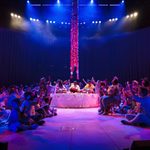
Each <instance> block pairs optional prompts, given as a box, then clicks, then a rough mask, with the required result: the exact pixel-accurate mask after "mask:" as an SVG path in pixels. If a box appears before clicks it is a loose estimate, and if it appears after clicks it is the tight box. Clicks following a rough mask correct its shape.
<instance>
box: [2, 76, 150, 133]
mask: <svg viewBox="0 0 150 150" xmlns="http://www.w3.org/2000/svg"><path fill="white" fill-rule="evenodd" d="M55 93H89V94H91V93H92V94H93V93H95V94H98V95H99V102H100V108H99V110H98V113H99V114H100V115H109V114H110V113H122V114H126V116H127V120H123V121H122V123H123V124H129V125H138V124H140V125H150V121H149V120H150V119H149V117H150V111H149V110H150V109H149V108H150V84H149V80H148V79H147V78H144V79H142V80H141V82H138V81H136V80H133V81H132V82H131V83H130V82H129V81H127V82H126V83H125V85H123V84H120V83H119V79H118V77H114V78H113V79H112V81H111V82H110V83H109V82H108V81H107V80H104V81H99V80H98V81H95V80H94V78H92V79H91V80H87V81H85V80H84V79H83V81H82V82H79V81H72V82H71V81H70V80H65V81H62V80H60V79H59V80H57V81H53V83H52V81H50V80H48V81H47V80H46V79H45V78H41V80H40V82H39V83H38V84H35V85H31V86H23V85H20V86H10V87H7V88H6V87H2V88H1V89H0V126H1V125H4V124H5V125H6V124H7V125H8V127H9V129H10V130H12V131H15V132H17V131H22V130H27V129H35V128H37V127H38V126H39V125H43V124H44V120H43V119H44V118H46V117H52V116H55V115H57V112H56V108H53V107H51V105H50V104H51V100H52V96H53V94H55ZM144 121H145V122H144Z"/></svg>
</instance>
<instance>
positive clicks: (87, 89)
mask: <svg viewBox="0 0 150 150" xmlns="http://www.w3.org/2000/svg"><path fill="white" fill-rule="evenodd" d="M83 81H84V83H85V86H84V87H83V84H82V82H77V81H73V82H72V83H71V82H70V80H66V81H64V82H63V81H62V80H58V81H57V82H56V85H55V92H56V93H67V92H71V93H94V89H95V86H94V84H93V83H92V81H91V80H88V81H87V82H86V81H85V80H83Z"/></svg>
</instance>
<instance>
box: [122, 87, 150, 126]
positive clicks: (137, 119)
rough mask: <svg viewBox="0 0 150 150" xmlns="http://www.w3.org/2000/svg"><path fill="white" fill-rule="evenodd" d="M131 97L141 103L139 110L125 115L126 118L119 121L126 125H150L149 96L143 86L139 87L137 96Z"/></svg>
mask: <svg viewBox="0 0 150 150" xmlns="http://www.w3.org/2000/svg"><path fill="white" fill-rule="evenodd" d="M133 98H134V99H135V100H136V101H137V102H139V103H140V104H141V111H140V112H139V113H138V114H136V115H127V116H126V118H127V120H122V121H121V122H122V123H123V124H126V125H135V126H150V96H148V90H147V89H146V88H145V87H140V90H139V96H135V95H134V96H133Z"/></svg>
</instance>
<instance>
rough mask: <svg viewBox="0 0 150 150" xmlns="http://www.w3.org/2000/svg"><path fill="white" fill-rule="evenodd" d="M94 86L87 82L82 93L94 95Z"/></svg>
mask: <svg viewBox="0 0 150 150" xmlns="http://www.w3.org/2000/svg"><path fill="white" fill-rule="evenodd" d="M94 89H95V86H94V84H93V83H92V82H91V81H90V80H89V81H88V82H87V84H86V85H85V87H84V88H83V91H85V92H87V93H94Z"/></svg>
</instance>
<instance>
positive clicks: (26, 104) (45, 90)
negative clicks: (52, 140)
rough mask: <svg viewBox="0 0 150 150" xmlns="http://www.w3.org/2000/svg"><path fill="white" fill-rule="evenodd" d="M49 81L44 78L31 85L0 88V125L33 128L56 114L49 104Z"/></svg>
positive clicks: (21, 128)
mask: <svg viewBox="0 0 150 150" xmlns="http://www.w3.org/2000/svg"><path fill="white" fill-rule="evenodd" d="M50 86H51V85H50V83H49V82H46V80H45V78H42V79H41V80H40V83H39V84H37V85H34V86H33V85H32V86H24V87H23V86H22V85H21V86H16V85H13V86H10V87H8V88H6V87H3V88H1V90H0V126H4V125H8V128H9V129H10V130H11V131H14V132H17V131H24V130H27V129H35V128H37V127H38V126H39V125H43V124H44V122H45V121H44V120H43V119H44V118H46V117H52V116H55V115H57V110H56V108H53V107H51V106H50V103H51V93H52V92H51V90H50Z"/></svg>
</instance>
